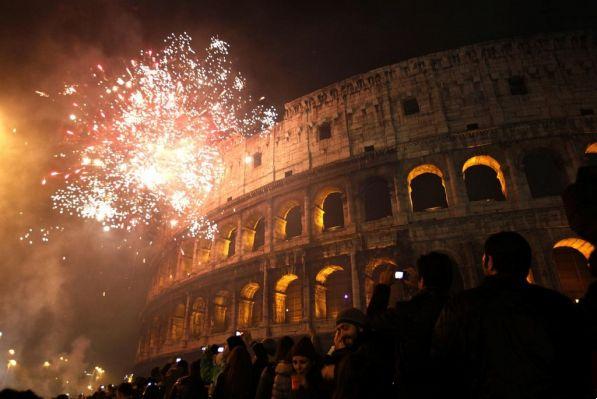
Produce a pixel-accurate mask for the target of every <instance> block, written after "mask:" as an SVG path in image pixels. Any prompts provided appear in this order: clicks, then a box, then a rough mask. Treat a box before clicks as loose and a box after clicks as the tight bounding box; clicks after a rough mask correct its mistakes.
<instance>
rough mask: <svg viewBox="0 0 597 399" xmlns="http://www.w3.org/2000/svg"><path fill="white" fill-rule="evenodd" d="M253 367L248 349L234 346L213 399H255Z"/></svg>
mask: <svg viewBox="0 0 597 399" xmlns="http://www.w3.org/2000/svg"><path fill="white" fill-rule="evenodd" d="M251 366H252V364H251V356H250V355H249V352H248V351H247V347H246V346H245V345H244V344H243V345H236V346H234V349H232V351H231V352H230V353H229V355H228V360H227V362H226V367H225V368H224V371H223V372H222V374H221V375H220V377H219V378H218V381H217V383H216V384H217V385H216V388H215V391H214V394H213V399H253V392H254V389H253V381H252V374H251Z"/></svg>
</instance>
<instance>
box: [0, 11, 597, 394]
mask: <svg viewBox="0 0 597 399" xmlns="http://www.w3.org/2000/svg"><path fill="white" fill-rule="evenodd" d="M595 3H596V2H595V1H594V0H572V1H559V2H556V1H549V0H543V1H539V0H532V1H520V0H519V1H515V0H505V1H494V0H492V1H478V0H477V1H459V2H448V1H441V0H437V1H428V0H416V1H414V0H408V1H386V2H381V1H379V2H376V1H373V2H372V1H337V2H332V3H323V2H310V1H296V2H283V1H272V2H258V1H252V2H248V1H247V2H227V1H213V2H211V1H209V2H208V1H174V0H171V1H140V0H139V1H116V0H115V1H108V0H104V1H99V0H85V1H82V0H79V1H48V0H40V1H26V0H22V1H13V0H0V254H1V256H0V276H1V278H0V331H2V332H3V337H2V338H0V361H4V357H5V355H4V354H5V353H6V351H7V350H8V348H9V347H14V348H15V349H16V350H17V357H18V358H19V360H21V361H22V362H23V364H30V365H36V364H37V365H38V364H40V362H43V360H45V359H46V358H49V357H51V356H54V354H57V353H60V352H65V353H66V352H70V351H71V344H72V343H73V342H76V344H75V348H76V349H75V351H80V352H81V353H84V355H81V359H80V365H79V364H78V365H76V366H73V370H74V368H75V367H79V366H80V367H83V363H88V364H89V365H96V364H98V365H101V366H102V367H104V368H106V369H107V370H108V372H109V373H110V375H111V376H112V378H113V379H114V380H115V381H116V380H117V379H119V378H120V377H121V376H122V375H123V374H124V373H125V372H127V371H129V370H130V368H131V365H132V364H133V360H134V353H135V351H136V340H137V334H138V321H139V313H140V311H141V309H142V306H143V303H144V300H145V295H146V290H147V287H148V285H149V281H150V277H151V273H152V268H151V266H149V265H148V264H143V263H142V262H141V258H140V256H136V254H135V252H136V251H137V250H140V251H141V253H144V252H143V248H138V247H139V245H141V244H137V243H135V244H130V242H131V241H134V237H128V238H127V236H125V235H121V234H119V233H118V232H111V233H110V234H103V233H102V232H101V229H100V228H99V227H98V226H97V225H96V224H94V223H83V222H81V221H79V220H72V219H66V218H58V217H57V216H55V215H54V214H53V213H52V211H51V209H50V208H51V206H50V203H49V202H50V201H49V198H48V195H49V193H50V192H49V191H48V188H42V187H41V186H40V184H39V182H40V179H41V176H42V175H44V173H46V172H47V170H48V168H51V167H52V165H53V163H54V162H55V160H54V159H53V158H52V155H53V154H54V153H55V152H56V151H57V150H58V149H59V148H60V137H61V135H60V132H59V130H60V126H61V118H62V116H63V111H64V110H63V109H60V106H59V105H58V104H56V103H54V102H52V101H51V100H48V99H47V98H43V97H40V96H38V95H36V94H35V93H34V91H35V90H42V91H52V90H55V89H56V87H57V86H60V84H61V83H62V82H64V81H66V80H68V79H72V78H73V77H77V76H79V75H81V74H82V73H85V72H86V71H87V70H88V68H89V67H90V66H91V65H95V64H97V63H102V64H108V65H111V64H113V65H117V64H118V63H122V62H123V60H127V59H130V58H132V57H134V56H135V55H136V54H137V53H138V51H139V50H140V49H150V48H159V47H160V46H161V42H162V40H163V39H164V38H165V37H166V36H167V35H168V34H169V33H172V32H174V33H180V32H183V31H186V32H188V33H190V34H191V36H192V37H193V38H194V43H195V47H196V48H199V49H201V48H204V47H205V46H206V45H207V43H208V40H209V38H210V37H211V36H214V35H217V36H219V37H220V38H221V39H223V40H225V41H227V42H229V43H230V45H231V54H232V59H233V61H234V63H235V65H236V67H237V69H239V70H240V71H241V72H243V74H244V76H245V77H246V79H247V81H248V84H249V89H250V91H251V93H253V95H254V97H261V96H265V97H266V102H269V103H270V104H273V105H275V106H276V107H277V108H278V110H279V111H280V112H281V111H282V106H283V104H284V103H285V102H287V101H290V100H292V99H294V98H297V97H300V96H301V95H304V94H307V93H309V92H311V91H313V90H316V89H318V88H321V87H323V86H325V85H327V84H330V83H333V82H335V81H338V80H341V79H343V78H346V77H349V76H351V75H354V74H358V73H362V72H366V71H368V70H371V69H374V68H377V67H380V66H383V65H387V64H391V63H394V62H398V61H401V60H405V59H407V58H410V57H413V56H417V55H423V54H426V53H430V52H434V51H439V50H443V49H448V48H453V47H458V46H462V45H466V44H472V43H476V42H480V41H485V40H492V39H497V38H503V37H509V36H515V35H524V34H531V33H535V32H551V31H559V30H566V29H578V28H590V27H593V26H597V19H596V18H595V16H596V15H597V13H596V10H595ZM13 128H16V129H17V131H16V133H13V132H12V129H13ZM53 223H60V224H61V225H64V226H65V227H66V228H65V231H64V232H62V233H60V234H57V235H56V236H54V237H53V238H51V240H50V243H48V244H41V243H36V244H34V245H26V244H23V243H22V242H20V241H19V240H18V237H19V236H21V235H22V233H24V232H25V231H26V230H27V229H28V228H29V227H31V226H40V225H50V224H53ZM123 238H127V239H128V240H129V244H130V247H131V248H129V245H124V246H123V245H122V240H123ZM63 257H64V259H63ZM104 292H105V296H104ZM78 337H84V338H80V339H79V340H77V341H75V340H76V339H77V338H78ZM86 339H87V340H89V341H88V342H89V348H87V349H85V348H86V341H85V340H86ZM73 356H75V357H76V354H75V355H73ZM73 359H74V358H73ZM73 363H74V360H73ZM0 364H1V363H0ZM1 381H2V376H1V375H0V382H1ZM36 381H37V380H35V379H32V380H31V385H32V386H33V387H35V384H37V382H36Z"/></svg>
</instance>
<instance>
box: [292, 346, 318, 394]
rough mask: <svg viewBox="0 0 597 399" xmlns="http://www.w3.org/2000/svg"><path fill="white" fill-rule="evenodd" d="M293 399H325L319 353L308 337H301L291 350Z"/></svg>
mask: <svg viewBox="0 0 597 399" xmlns="http://www.w3.org/2000/svg"><path fill="white" fill-rule="evenodd" d="M290 354H291V358H292V369H293V373H292V375H291V391H290V398H291V399H324V398H326V397H327V395H326V394H325V390H324V387H323V379H322V377H321V368H320V366H319V355H318V354H317V352H316V350H315V347H314V346H313V343H312V342H311V340H310V339H309V338H308V337H303V338H301V339H300V340H299V341H298V342H297V343H296V344H295V345H294V346H293V347H292V350H291V353H290Z"/></svg>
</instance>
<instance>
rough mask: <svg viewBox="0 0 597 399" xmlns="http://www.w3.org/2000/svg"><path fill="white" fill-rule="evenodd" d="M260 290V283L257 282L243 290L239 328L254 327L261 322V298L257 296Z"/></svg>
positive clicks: (239, 309) (239, 311)
mask: <svg viewBox="0 0 597 399" xmlns="http://www.w3.org/2000/svg"><path fill="white" fill-rule="evenodd" d="M259 288H260V286H259V283H255V282H251V283H247V284H245V286H244V287H243V288H241V290H240V302H239V304H238V325H239V327H243V328H246V327H253V326H255V325H257V324H258V323H259V321H260V320H261V300H260V299H261V297H260V295H256V293H257V292H258V291H259Z"/></svg>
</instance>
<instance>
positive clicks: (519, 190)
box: [502, 153, 531, 202]
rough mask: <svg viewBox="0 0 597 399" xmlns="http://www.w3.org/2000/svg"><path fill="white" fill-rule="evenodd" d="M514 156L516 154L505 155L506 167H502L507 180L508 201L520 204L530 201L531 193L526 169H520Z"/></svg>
mask: <svg viewBox="0 0 597 399" xmlns="http://www.w3.org/2000/svg"><path fill="white" fill-rule="evenodd" d="M512 155H514V154H510V153H506V154H504V165H502V173H503V174H504V178H505V179H506V199H508V200H515V201H518V202H521V201H525V200H529V199H530V198H531V192H530V190H529V185H528V183H527V181H526V175H525V173H524V169H523V168H518V164H517V162H516V159H512ZM514 156H515V155H514Z"/></svg>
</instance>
